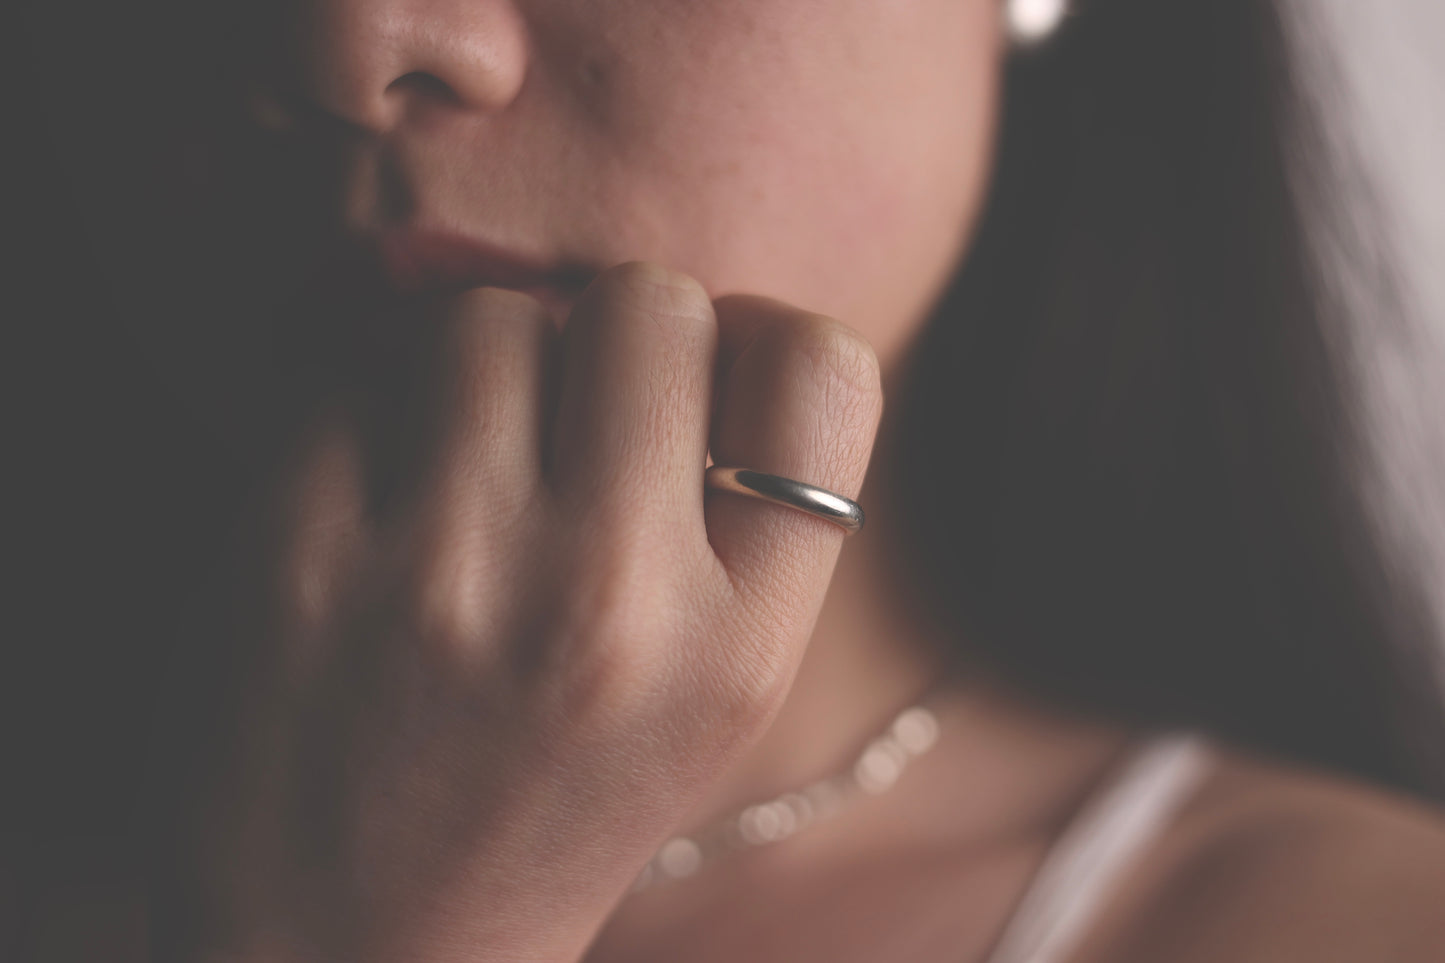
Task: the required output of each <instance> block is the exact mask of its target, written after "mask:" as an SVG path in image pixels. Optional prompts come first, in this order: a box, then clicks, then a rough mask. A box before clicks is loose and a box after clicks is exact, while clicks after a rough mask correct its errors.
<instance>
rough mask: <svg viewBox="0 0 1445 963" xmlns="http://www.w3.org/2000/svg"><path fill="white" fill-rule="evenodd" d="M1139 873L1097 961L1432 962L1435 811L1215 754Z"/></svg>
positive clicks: (1440, 869) (1441, 873)
mask: <svg viewBox="0 0 1445 963" xmlns="http://www.w3.org/2000/svg"><path fill="white" fill-rule="evenodd" d="M1138 875H1139V877H1140V878H1138V879H1136V880H1135V881H1134V885H1133V886H1131V887H1130V889H1131V890H1132V892H1131V893H1128V894H1125V895H1126V899H1124V900H1122V901H1121V902H1122V903H1123V904H1124V905H1122V906H1121V907H1120V909H1121V911H1122V913H1121V915H1120V916H1118V917H1116V918H1115V919H1114V920H1113V921H1112V923H1113V925H1112V927H1110V929H1111V930H1112V932H1110V933H1108V934H1107V939H1106V942H1107V944H1108V946H1107V949H1106V950H1105V951H1104V955H1102V956H1098V957H1097V958H1098V959H1104V958H1107V959H1110V960H1113V961H1120V963H1133V961H1145V960H1149V961H1157V960H1161V959H1167V960H1171V961H1177V963H1194V961H1198V963H1203V961H1206V960H1208V961H1217V960H1231V961H1238V963H1252V961H1256V960H1258V961H1265V960H1269V961H1290V960H1310V961H1311V963H1332V961H1336V960H1338V961H1342V963H1343V961H1346V960H1349V961H1355V960H1371V961H1379V963H1388V961H1399V963H1415V961H1427V960H1432V961H1434V960H1445V814H1442V812H1441V811H1440V810H1437V809H1434V808H1432V807H1430V806H1428V805H1426V804H1424V803H1421V802H1419V801H1416V800H1413V799H1411V798H1408V797H1405V796H1402V795H1398V794H1394V793H1391V792H1389V791H1386V790H1383V789H1380V788H1377V787H1373V786H1369V785H1366V784H1364V783H1360V782H1355V781H1351V780H1349V779H1346V778H1343V777H1338V776H1332V775H1328V774H1324V773H1320V772H1316V771H1312V770H1308V769H1303V768H1295V767H1292V766H1288V765H1284V764H1280V763H1275V762H1269V761H1266V760H1264V759H1260V758H1258V757H1254V756H1251V755H1248V754H1244V753H1240V752H1235V751H1230V750H1227V749H1223V748H1220V749H1218V751H1217V754H1216V765H1215V767H1214V770H1213V772H1212V774H1211V776H1210V777H1209V779H1208V780H1207V781H1206V782H1205V783H1204V784H1203V786H1202V787H1201V788H1200V790H1199V791H1198V793H1197V794H1196V796H1195V798H1194V799H1193V800H1192V801H1191V803H1190V804H1189V806H1188V807H1186V809H1185V810H1184V811H1182V812H1181V813H1180V815H1179V817H1178V819H1177V820H1176V823H1175V825H1174V827H1173V828H1172V829H1171V831H1170V832H1169V833H1168V835H1167V836H1166V838H1164V839H1163V840H1161V844H1160V846H1159V847H1158V848H1157V851H1156V853H1154V854H1153V855H1152V856H1151V858H1150V859H1149V860H1148V861H1147V862H1146V864H1145V865H1143V866H1141V867H1140V873H1139V874H1138ZM1100 935H1105V934H1100ZM1085 956H1086V958H1089V959H1094V958H1096V957H1095V956H1094V954H1092V953H1089V954H1085Z"/></svg>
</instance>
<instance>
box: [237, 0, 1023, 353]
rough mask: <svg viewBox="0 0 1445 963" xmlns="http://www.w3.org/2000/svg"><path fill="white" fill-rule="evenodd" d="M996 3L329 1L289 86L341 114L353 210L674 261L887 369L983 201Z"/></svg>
mask: <svg viewBox="0 0 1445 963" xmlns="http://www.w3.org/2000/svg"><path fill="white" fill-rule="evenodd" d="M998 6H999V4H998V0H909V2H906V3H904V2H898V0H312V2H311V3H309V4H308V5H307V6H306V8H305V9H304V10H303V11H298V12H297V15H296V20H295V21H294V22H295V23H296V24H297V28H296V29H297V37H298V41H297V42H296V43H295V44H294V47H293V49H294V51H295V53H294V63H293V65H292V67H293V69H294V70H295V71H296V75H295V78H293V80H292V83H293V85H294V88H295V96H297V97H299V98H300V99H301V100H302V101H304V102H305V103H306V106H307V107H308V108H320V110H321V113H320V114H311V113H306V112H302V113H300V114H299V115H298V117H299V119H296V121H295V122H297V123H301V124H322V125H330V124H331V122H332V121H333V120H334V119H336V118H340V119H341V120H343V121H345V122H346V125H348V126H346V127H343V128H342V129H343V130H346V131H347V132H346V135H345V136H344V137H343V138H341V143H342V148H341V150H340V151H339V153H338V154H337V155H335V156H337V157H339V158H340V162H339V166H340V170H339V171H337V174H338V175H339V186H340V198H341V199H340V202H339V206H340V210H339V211H338V212H336V216H337V217H338V218H340V220H341V222H342V224H343V226H344V227H345V228H347V229H349V230H353V231H356V232H359V233H361V234H362V235H364V236H367V237H371V238H378V237H381V238H390V239H396V238H398V237H401V238H414V234H415V232H422V233H425V234H437V233H440V234H443V235H447V236H451V237H454V238H460V239H465V240H467V241H475V242H481V243H483V244H486V245H490V246H492V247H494V248H500V249H502V250H503V251H505V252H508V253H510V254H512V255H513V256H516V257H520V258H523V259H525V260H527V261H529V262H535V263H536V264H537V265H539V266H544V267H548V268H551V267H556V266H558V265H572V264H576V265H580V266H582V267H584V268H586V269H587V270H592V271H595V270H600V269H601V268H604V267H606V266H608V265H610V264H613V263H616V262H619V261H624V260H632V259H647V260H656V261H660V262H663V263H665V264H667V265H669V266H671V267H674V268H677V269H679V270H681V271H683V272H686V273H688V274H691V275H692V276H694V277H695V278H697V279H698V280H699V281H700V282H702V284H703V285H704V287H705V288H707V290H708V291H709V293H710V294H712V295H713V296H719V295H722V294H727V293H734V292H748V293H756V294H764V295H768V296H771V297H775V298H778V299H781V300H785V301H789V302H792V303H794V304H796V305H798V306H800V307H804V308H807V309H809V310H813V311H817V312H820V313H824V314H829V315H832V316H834V317H837V318H839V319H841V320H843V321H844V322H845V323H848V324H850V325H852V326H853V327H855V328H857V329H859V330H860V331H862V332H863V333H864V334H865V335H866V336H867V337H868V338H869V339H870V340H871V341H872V342H873V343H874V346H875V349H876V350H877V351H878V353H879V355H880V357H881V358H882V359H883V361H884V363H885V365H886V364H887V363H888V362H889V361H890V359H892V358H893V357H894V356H895V355H896V354H897V353H898V351H899V349H900V348H901V347H902V346H903V344H904V342H905V341H906V340H907V338H908V336H909V335H910V334H911V333H912V332H913V330H914V329H915V328H916V327H917V325H918V324H919V323H920V322H921V321H922V320H923V318H924V316H925V315H926V313H927V310H928V309H929V307H930V306H931V304H932V302H933V300H934V299H935V298H936V296H937V295H938V293H939V292H940V290H941V288H942V286H943V285H944V284H945V283H946V281H947V278H948V276H949V275H950V274H951V272H952V270H953V268H954V266H955V264H956V262H957V260H958V257H959V255H960V253H961V250H962V247H963V245H964V243H965V241H966V239H967V236H968V234H969V229H970V227H971V224H972V222H973V219H974V216H975V213H976V211H977V210H978V207H979V202H980V200H981V197H982V194H983V189H984V183H985V179H986V173H987V167H988V158H989V154H990V147H991V133H992V125H993V114H994V109H995V101H996V86H997V81H998V73H999V63H998V61H999V58H1000V53H1001V44H1000V40H999V31H1000V27H999V23H998V18H999V10H998ZM259 79H260V80H261V81H262V82H263V84H264V82H265V81H266V78H259ZM263 89H264V87H263ZM258 112H259V114H260V115H261V116H262V117H266V116H269V115H270V114H271V113H273V111H272V110H271V107H270V105H269V102H268V100H267V99H265V98H264V97H263V98H262V99H261V100H260V101H258ZM318 118H321V119H318ZM403 246H404V244H403ZM453 253H454V252H453ZM443 260H445V258H444V259H443ZM584 273H585V272H584ZM565 288H566V285H561V286H560V288H558V289H554V290H552V291H550V292H543V293H544V294H551V295H554V296H555V297H556V298H557V299H559V300H562V301H565V299H566V298H567V297H569V296H570V295H571V294H575V291H570V290H566V289H565Z"/></svg>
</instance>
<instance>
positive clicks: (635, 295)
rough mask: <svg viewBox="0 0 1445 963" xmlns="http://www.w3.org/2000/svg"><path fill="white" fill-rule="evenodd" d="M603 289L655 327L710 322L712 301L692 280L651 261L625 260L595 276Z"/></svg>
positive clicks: (707, 323) (674, 326) (701, 287)
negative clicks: (655, 323) (651, 321)
mask: <svg viewBox="0 0 1445 963" xmlns="http://www.w3.org/2000/svg"><path fill="white" fill-rule="evenodd" d="M599 284H600V286H601V288H602V290H603V292H604V293H605V294H606V295H608V296H609V297H610V298H613V299H615V301H616V302H618V303H620V304H621V305H623V306H625V307H626V308H629V309H631V310H634V311H638V312H641V313H642V314H644V315H645V316H647V317H650V318H652V319H653V320H654V321H656V322H657V323H658V326H659V327H664V328H677V327H679V326H681V325H690V326H697V325H700V324H705V325H708V326H711V323H712V301H711V299H710V298H708V295H707V291H706V290H704V289H703V286H702V285H701V284H699V283H698V282H697V281H696V280H694V279H693V278H691V277H689V276H688V275H686V274H683V273H682V272H680V271H674V270H672V269H671V268H667V267H664V266H662V265H661V264H657V263H655V262H652V261H628V262H626V263H624V264H619V265H617V266H615V267H612V268H609V269H608V270H607V271H604V272H603V273H602V275H601V276H600V277H599Z"/></svg>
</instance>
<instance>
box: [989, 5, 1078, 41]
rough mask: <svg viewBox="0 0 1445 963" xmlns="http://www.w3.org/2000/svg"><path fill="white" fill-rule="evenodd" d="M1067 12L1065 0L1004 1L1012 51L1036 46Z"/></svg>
mask: <svg viewBox="0 0 1445 963" xmlns="http://www.w3.org/2000/svg"><path fill="white" fill-rule="evenodd" d="M1068 13H1069V0H1006V2H1005V4H1004V20H1005V22H1006V24H1007V30H1008V38H1009V41H1010V42H1011V43H1012V44H1013V46H1014V48H1015V49H1016V50H1027V49H1029V48H1031V47H1037V46H1038V45H1039V44H1042V43H1043V42H1044V41H1046V40H1048V39H1049V38H1050V37H1051V36H1053V35H1054V32H1055V31H1056V30H1058V29H1059V25H1060V24H1062V23H1063V22H1064V17H1066V16H1068Z"/></svg>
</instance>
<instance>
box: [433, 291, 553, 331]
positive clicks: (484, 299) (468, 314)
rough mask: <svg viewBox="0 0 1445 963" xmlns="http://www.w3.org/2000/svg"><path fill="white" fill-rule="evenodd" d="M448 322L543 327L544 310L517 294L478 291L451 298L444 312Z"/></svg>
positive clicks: (539, 305)
mask: <svg viewBox="0 0 1445 963" xmlns="http://www.w3.org/2000/svg"><path fill="white" fill-rule="evenodd" d="M445 313H446V316H447V317H448V319H449V320H452V321H457V322H460V321H467V320H472V319H485V320H488V321H499V322H515V323H527V324H530V323H546V322H547V321H548V318H549V316H548V314H547V309H546V308H545V307H543V305H542V302H540V301H538V300H537V299H536V298H534V297H532V296H531V295H529V294H524V293H523V292H521V291H511V290H508V289H506V288H493V287H480V288H471V289H470V290H467V291H463V292H461V293H460V294H458V295H456V296H455V297H454V298H452V299H451V300H450V301H449V302H448V304H447V309H446V311H445Z"/></svg>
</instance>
